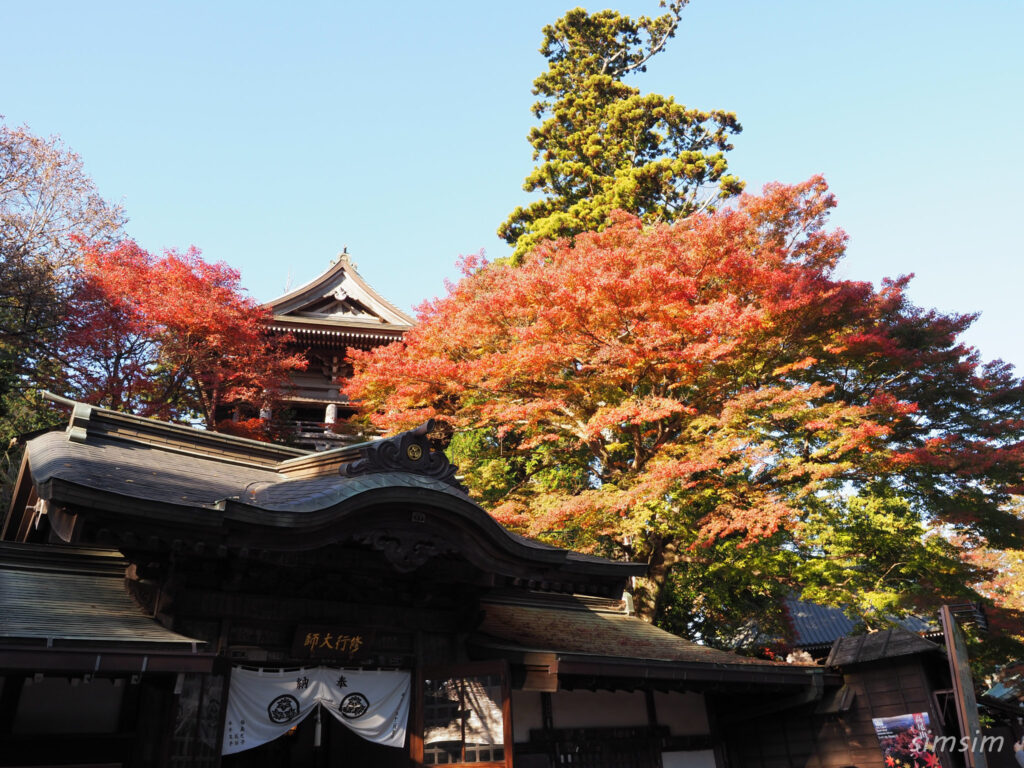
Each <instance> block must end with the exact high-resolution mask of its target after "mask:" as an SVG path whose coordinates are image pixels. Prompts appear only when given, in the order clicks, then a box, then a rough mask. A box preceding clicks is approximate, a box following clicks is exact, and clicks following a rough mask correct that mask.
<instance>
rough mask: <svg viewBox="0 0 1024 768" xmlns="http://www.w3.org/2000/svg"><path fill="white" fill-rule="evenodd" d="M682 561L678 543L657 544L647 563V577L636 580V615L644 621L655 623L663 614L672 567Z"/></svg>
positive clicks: (671, 541)
mask: <svg viewBox="0 0 1024 768" xmlns="http://www.w3.org/2000/svg"><path fill="white" fill-rule="evenodd" d="M681 559H682V558H681V557H680V555H679V545H678V543H677V542H676V541H674V540H669V541H658V542H656V543H655V545H654V548H653V550H652V552H651V555H650V558H649V559H648V561H647V562H648V567H647V576H646V577H643V578H639V579H637V580H636V584H635V587H634V594H633V606H634V608H635V609H636V615H637V616H639V617H640V618H641V619H643V620H644V621H647V622H653V621H655V619H657V618H658V615H659V614H660V613H661V608H662V602H663V600H664V592H665V587H666V585H667V584H668V577H669V575H670V574H671V572H672V567H673V566H674V565H675V564H676V563H678V562H679V561H680V560H681Z"/></svg>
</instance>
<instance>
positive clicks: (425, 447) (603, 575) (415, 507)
mask: <svg viewBox="0 0 1024 768" xmlns="http://www.w3.org/2000/svg"><path fill="white" fill-rule="evenodd" d="M57 399H58V400H59V398H57ZM63 402H65V404H66V405H71V406H72V408H73V413H72V417H71V420H70V424H69V427H68V429H67V430H64V431H57V432H50V433H47V434H44V435H41V436H39V437H36V438H34V439H33V440H30V441H29V442H28V445H27V451H26V459H25V461H26V467H27V470H26V472H25V473H24V477H23V480H22V483H21V484H22V485H24V484H27V483H31V487H32V489H33V491H34V494H35V498H38V500H39V501H38V502H37V503H35V504H34V505H33V504H28V499H30V498H31V494H29V493H28V492H26V491H25V489H24V488H19V489H17V490H16V492H15V499H16V503H15V505H14V506H13V507H12V510H11V514H10V515H9V516H8V520H7V524H6V526H5V533H4V538H6V539H11V538H12V533H13V532H16V531H25V530H28V529H29V528H30V527H31V525H33V524H34V522H33V521H34V519H35V518H38V517H39V516H40V515H46V516H48V521H49V524H50V526H51V527H52V529H53V530H54V531H55V532H56V533H57V534H58V535H59V536H60V537H61V538H63V539H64V540H65V541H69V542H73V543H74V542H79V541H82V542H85V543H100V544H104V545H108V546H117V547H121V548H124V547H126V546H127V547H129V548H137V547H139V546H148V547H151V548H152V547H167V546H175V547H180V546H206V547H214V548H226V549H234V550H249V549H264V550H269V549H275V550H290V551H300V550H309V549H317V548H321V547H323V546H325V545H326V544H328V543H330V542H331V541H341V540H343V539H350V538H352V537H353V536H358V535H363V534H362V533H360V532H361V531H362V530H363V529H365V528H366V527H367V526H369V527H371V528H372V527H379V528H381V530H385V529H386V530H389V531H398V530H402V529H408V528H410V526H411V527H412V528H413V529H415V530H417V531H422V532H424V535H426V533H427V532H429V533H430V536H431V537H433V539H436V540H437V541H439V542H440V544H439V546H442V547H445V548H449V549H450V550H451V551H458V552H461V553H463V554H465V553H467V552H471V553H472V555H473V557H475V559H476V562H477V563H478V565H479V566H480V567H481V568H483V569H484V570H488V569H495V570H494V572H501V573H504V575H506V576H509V577H514V578H523V579H527V581H529V580H530V579H532V578H533V576H532V575H533V574H536V578H537V579H538V580H541V581H548V582H550V583H552V584H558V585H560V586H559V587H558V588H560V589H566V590H569V589H572V590H577V589H582V591H587V588H586V586H585V585H588V584H589V585H591V586H593V585H594V584H597V583H600V584H604V586H603V587H600V589H599V590H598V592H599V593H600V594H605V593H607V594H612V593H614V591H615V589H618V591H619V593H621V589H622V585H624V583H625V581H626V579H628V578H629V577H630V576H633V575H640V574H642V573H643V572H644V571H645V566H644V565H643V564H634V563H623V562H613V561H609V560H605V559H603V558H598V557H593V556H590V555H585V554H580V553H575V552H570V551H567V550H562V549H558V548H555V547H551V546H548V545H546V544H543V543H540V542H536V541H532V540H530V539H526V538H523V537H521V536H517V535H514V534H512V533H510V532H509V531H507V530H506V529H505V528H503V527H502V526H501V525H499V524H498V523H497V522H496V521H495V520H494V519H493V518H492V517H491V516H490V515H489V514H488V513H487V512H486V511H485V510H483V509H482V508H481V507H480V506H479V505H477V504H476V503H475V502H473V501H472V500H471V499H470V498H469V496H468V495H466V493H465V491H464V490H463V489H462V487H461V484H460V483H459V482H458V480H457V479H456V478H455V467H454V466H453V465H451V464H450V463H449V462H448V461H447V459H446V458H445V457H444V454H443V453H440V452H438V451H433V450H432V449H431V447H430V445H429V442H428V441H427V437H426V429H425V428H420V429H419V430H414V431H410V432H406V433H402V434H401V435H397V436H395V437H393V438H388V439H385V440H377V441H372V442H369V443H363V444H360V445H356V446H349V447H346V448H340V449H336V450H334V451H326V452H320V453H312V452H307V451H302V450H298V449H292V448H287V447H284V446H275V445H272V444H267V443H260V442H256V441H252V440H246V439H243V438H235V437H231V436H226V435H219V434H215V433H210V432H203V431H200V430H194V429H191V428H189V427H183V426H180V425H172V424H166V423H163V422H158V421H155V420H153V419H143V418H140V417H135V416H130V415H126V414H121V413H117V412H114V411H109V410H105V409H101V408H95V407H91V406H87V405H83V404H80V403H78V404H75V403H71V402H70V401H63ZM19 499H20V500H21V502H22V503H23V504H24V506H22V507H21V508H20V509H19V508H18V503H17V500H19ZM371 507H372V508H373V511H372V514H371V517H372V519H369V520H368V519H367V514H370V513H368V512H367V511H366V510H368V509H370V508H371ZM412 512H414V513H415V515H414V517H413V518H410V514H411V513H412ZM82 530H86V531H88V532H89V536H88V537H87V538H85V539H80V538H79V537H80V533H79V532H80V531H82ZM126 542H127V543H126ZM616 585H618V586H616Z"/></svg>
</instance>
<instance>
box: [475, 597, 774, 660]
mask: <svg viewBox="0 0 1024 768" xmlns="http://www.w3.org/2000/svg"><path fill="white" fill-rule="evenodd" d="M482 608H483V610H484V619H483V623H482V624H481V625H480V627H479V629H478V632H479V634H480V635H482V636H484V638H483V643H484V644H487V645H490V646H491V647H504V648H514V649H517V650H521V651H533V652H553V653H557V654H558V655H559V656H562V655H566V654H573V655H584V656H595V657H603V658H621V659H639V660H645V661H665V662H673V661H675V662H694V663H706V664H727V665H743V666H750V665H753V666H778V665H777V664H775V663H774V662H768V661H762V660H760V659H753V658H749V657H745V656H739V655H737V654H733V653H728V652H726V651H719V650H716V649H714V648H708V647H707V646H703V645H698V644H697V643H694V642H691V641H690V640H685V639H683V638H681V637H678V636H676V635H673V634H671V633H670V632H666V631H664V630H662V629H658V628H657V627H655V626H653V625H652V624H648V623H647V622H645V621H642V620H641V619H638V618H637V617H635V616H630V615H628V614H627V613H626V612H625V611H624V610H623V608H622V606H621V605H620V604H617V603H612V602H609V601H604V602H602V603H599V602H595V601H583V600H580V599H578V598H570V597H566V598H564V599H563V600H561V601H560V604H557V605H556V604H548V605H543V604H536V605H525V604H522V603H518V604H517V603H515V602H512V601H509V602H490V601H486V602H484V603H482Z"/></svg>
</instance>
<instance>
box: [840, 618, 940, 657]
mask: <svg viewBox="0 0 1024 768" xmlns="http://www.w3.org/2000/svg"><path fill="white" fill-rule="evenodd" d="M944 652H945V651H944V649H943V647H942V646H941V645H938V644H936V643H933V642H931V641H930V640H925V639H924V638H923V637H921V636H920V635H918V634H915V633H913V632H908V631H907V630H905V629H902V628H900V627H893V628H892V629H886V630H881V631H878V632H869V633H868V634H865V635H857V636H854V637H844V638H840V639H839V640H836V642H835V645H833V646H832V652H831V653H830V654H829V656H828V661H826V662H825V664H826V665H827V666H829V667H844V666H848V665H850V664H864V663H866V662H869V661H880V660H882V659H891V658H895V657H897V656H911V655H914V654H918V653H944Z"/></svg>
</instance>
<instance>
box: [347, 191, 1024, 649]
mask: <svg viewBox="0 0 1024 768" xmlns="http://www.w3.org/2000/svg"><path fill="white" fill-rule="evenodd" d="M833 205H834V199H833V197H832V196H831V195H830V194H829V192H828V190H827V187H826V185H825V182H824V181H823V180H822V179H820V178H815V179H812V180H810V181H808V182H806V183H804V184H800V185H796V186H785V185H779V184H774V185H769V186H767V187H766V188H765V190H764V193H763V194H762V195H761V196H746V197H744V198H743V199H742V201H741V202H740V203H739V204H738V205H737V206H736V207H735V208H733V209H729V210H722V211H719V212H716V213H713V214H705V215H697V216H694V217H691V218H689V219H687V220H685V221H682V222H679V223H676V224H673V225H671V226H670V225H662V226H652V227H645V226H643V225H642V224H641V223H640V222H639V220H637V219H636V218H635V217H632V216H628V215H626V214H619V215H618V216H617V219H616V221H615V223H614V224H613V225H612V226H610V227H609V228H608V229H606V230H605V231H602V232H600V233H593V234H585V235H582V236H578V237H577V238H576V239H575V242H574V243H572V244H570V243H568V242H564V241H563V242H558V243H554V244H550V245H546V246H542V247H540V248H538V249H537V250H535V251H534V252H533V253H532V254H531V255H530V256H529V257H528V258H527V259H526V260H525V262H524V263H523V265H522V266H520V267H512V266H510V265H506V264H488V263H487V262H486V261H484V260H482V259H480V258H469V259H466V260H465V263H464V265H463V267H464V274H465V277H464V278H463V279H462V280H461V281H459V282H458V283H457V284H455V285H452V286H450V287H449V291H448V295H447V296H445V297H443V298H441V299H437V300H434V301H432V302H428V303H426V304H424V305H423V306H422V307H421V308H420V310H419V312H420V322H419V324H418V325H417V326H416V327H415V328H414V329H413V330H412V331H410V333H409V334H408V335H407V336H406V338H405V341H404V343H401V344H394V345H390V346H387V347H381V348H378V349H376V350H374V351H372V352H367V353H355V354H354V355H353V358H354V363H355V367H356V373H355V377H354V379H353V380H352V381H351V383H350V385H349V386H348V389H347V393H348V394H349V395H350V396H351V397H352V398H354V399H357V400H360V401H362V402H363V405H364V408H365V412H366V413H367V415H368V418H369V419H371V420H372V421H373V422H374V423H375V424H376V425H377V426H378V427H380V428H383V429H385V430H389V431H395V430H399V429H403V428H407V427H409V426H411V425H413V424H415V423H418V422H421V421H423V420H424V419H425V418H428V417H433V418H435V419H437V420H438V421H439V422H440V423H441V424H442V427H443V428H444V429H445V430H446V431H447V433H448V434H449V435H452V436H453V437H452V442H451V448H450V452H451V453H452V455H453V457H454V458H455V459H457V460H458V461H459V463H460V464H461V465H462V467H463V470H464V472H465V473H466V482H467V484H468V485H469V486H470V488H471V489H472V491H473V492H474V493H475V494H476V495H477V497H478V498H480V499H481V501H483V502H484V503H485V504H487V505H489V507H490V508H491V510H492V512H493V514H494V515H495V516H496V517H497V518H498V519H499V520H501V521H502V522H503V523H505V524H507V525H510V526H513V527H515V528H517V529H519V530H521V531H523V532H525V533H527V534H530V535H534V536H540V537H544V538H548V539H551V540H554V541H557V542H559V543H561V544H564V545H568V546H572V547H576V548H581V549H590V550H596V551H602V552H604V553H605V554H612V555H615V556H625V557H629V558H632V559H643V560H646V561H648V562H649V563H650V565H651V571H650V572H651V576H652V586H651V592H650V594H649V595H648V598H649V600H648V602H647V603H646V604H645V607H644V608H643V609H644V610H645V611H646V612H647V613H648V615H652V616H653V615H660V616H662V617H663V618H664V617H665V616H666V615H668V614H671V612H672V611H678V612H679V613H680V616H679V619H678V622H677V624H676V626H677V628H682V627H680V626H679V625H680V624H682V625H687V626H692V625H693V623H694V622H697V623H700V621H703V622H704V624H703V625H702V627H701V629H700V630H699V631H701V632H702V633H704V635H703V636H704V637H706V638H708V637H710V636H712V635H713V633H714V632H715V631H716V629H715V626H717V624H716V622H717V623H719V624H722V625H724V624H728V623H729V620H730V619H731V620H732V621H733V623H732V625H731V626H736V622H737V621H738V620H742V618H743V616H742V614H743V613H744V612H747V614H748V616H749V613H750V612H751V611H752V610H753V609H752V608H751V606H752V605H753V604H755V603H757V602H758V601H760V600H761V599H762V598H763V597H769V598H777V597H778V595H779V594H780V590H784V591H785V592H786V593H788V591H789V590H791V589H793V588H794V581H795V579H796V578H797V576H796V574H799V573H800V572H801V569H805V568H809V569H810V570H808V571H807V573H809V574H811V576H813V578H815V579H817V580H819V581H822V580H824V581H827V582H829V584H831V586H832V587H836V590H835V591H834V592H833V593H831V594H833V596H834V599H835V601H836V602H839V601H841V600H843V601H851V600H852V601H853V602H854V603H856V605H855V609H856V610H861V611H870V610H882V609H883V608H884V609H885V610H894V609H898V608H901V607H903V608H907V607H913V605H914V603H915V602H920V601H921V600H923V599H924V598H925V597H929V598H941V597H944V596H948V595H952V594H954V593H957V592H958V591H959V592H960V593H963V592H965V591H966V592H967V593H970V594H973V592H972V590H971V587H970V586H969V585H970V584H971V582H972V578H973V577H972V571H971V568H970V566H968V565H966V564H964V563H963V562H962V560H960V559H959V558H958V557H957V556H956V553H955V551H952V550H951V548H950V547H947V546H944V545H940V543H938V542H939V541H940V539H941V537H940V539H936V538H935V535H936V534H937V533H942V532H948V531H954V530H955V531H957V532H958V533H959V534H961V535H963V536H964V537H966V540H969V541H972V542H981V541H984V540H985V539H987V538H989V537H994V538H996V539H1002V540H1003V541H1014V542H1017V544H1016V546H1019V542H1020V539H1019V535H1020V534H1019V529H1020V526H1019V522H1020V521H1019V520H1018V519H1017V518H1016V517H1015V516H1013V515H1012V514H1008V513H1007V512H1006V510H1005V509H1004V502H1005V501H1006V499H1007V498H1008V494H1009V493H1010V492H1012V491H1015V490H1016V489H1017V488H1018V487H1019V483H1020V479H1021V471H1022V467H1024V451H1022V448H1021V439H1022V437H1024V431H1022V430H1024V390H1022V388H1021V385H1020V382H1019V381H1017V380H1016V379H1015V378H1014V376H1013V374H1012V369H1010V368H1009V367H1008V366H1005V365H1002V364H999V363H996V364H992V365H989V366H983V365H981V363H980V361H979V359H978V356H977V353H976V352H974V351H973V350H972V349H970V348H969V347H967V346H965V345H964V344H963V343H962V342H961V341H960V340H959V335H960V334H961V333H962V331H963V330H964V329H965V328H966V327H967V326H968V325H969V324H970V322H971V320H972V319H973V318H972V317H971V316H957V315H942V314H940V313H937V312H932V311H924V310H921V309H919V308H917V307H915V306H914V305H913V304H912V303H911V302H910V301H909V300H908V298H907V296H906V286H907V282H908V280H907V278H900V279H898V280H892V281H886V282H885V283H883V284H882V285H881V286H880V287H879V288H875V287H874V286H872V285H871V284H870V283H866V282H857V281H850V280H842V279H838V278H837V277H836V276H835V274H834V272H835V268H836V266H837V264H838V263H839V261H840V259H841V257H842V256H843V254H844V250H845V245H846V236H845V234H844V233H842V232H841V231H836V230H831V231H830V230H828V229H827V228H826V226H825V224H826V217H827V213H828V211H829V210H830V209H831V208H832V207H833ZM854 498H859V499H860V500H859V501H858V502H857V503H858V505H859V506H858V507H857V513H858V514H860V515H861V517H864V516H865V515H875V517H874V518H873V519H875V520H882V519H884V518H885V516H886V515H888V516H889V517H890V518H891V517H892V516H900V515H903V516H905V517H906V518H907V520H908V521H909V522H908V524H907V526H906V527H905V530H906V531H909V535H901V536H900V537H899V539H898V540H896V539H895V537H893V538H894V540H896V541H897V543H896V544H894V545H893V546H894V547H895V549H893V548H892V547H889V548H888V549H887V550H886V552H885V553H884V556H883V555H878V556H877V558H876V560H871V561H870V562H871V570H872V571H873V572H871V573H867V574H861V573H859V570H858V566H857V563H858V558H862V559H870V558H872V557H875V555H876V554H877V547H874V544H877V542H872V541H870V540H868V539H865V538H864V537H870V536H871V530H872V526H871V525H859V524H858V525H856V526H847V527H846V528H845V529H844V533H843V536H842V537H839V538H838V539H837V538H836V537H832V538H829V537H828V536H825V535H822V534H821V529H822V527H823V526H824V527H825V528H827V529H829V530H831V528H830V526H834V525H835V524H837V523H841V522H842V520H843V518H844V516H845V515H847V514H848V510H849V503H850V500H851V499H854ZM864 499H869V500H870V499H874V500H875V501H876V502H878V503H874V504H868V503H867V502H865V501H864ZM886 499H890V500H889V501H886ZM891 499H898V503H897V501H893V500H891ZM883 502H884V503H883ZM865 505H867V506H866V507H865ZM865 508H867V510H868V511H867V512H865V511H864V509H865ZM879 510H881V511H879ZM941 540H943V541H944V540H945V539H941ZM829 547H834V548H835V551H823V548H826V549H827V548H829ZM890 550H891V551H890ZM910 550H913V551H912V552H911V551H910ZM862 561H863V560H862ZM908 564H910V565H908ZM812 566H813V567H812ZM833 566H834V567H833ZM929 567H930V568H931V569H932V570H931V571H928V570H927V569H928V568H929ZM861 570H863V569H861ZM809 578H810V576H809ZM698 583H699V584H700V585H701V586H700V588H699V589H698V590H697V591H692V585H693V584H698ZM915 583H916V584H917V586H914V584H915ZM907 584H910V586H906V585H907ZM837 585H844V586H842V588H841V589H840V588H839V587H838V586H837ZM797 586H798V585H797ZM712 593H713V594H714V595H715V598H714V599H708V595H709V594H712ZM827 596H828V593H827V590H824V591H821V592H819V598H820V599H825V598H827ZM883 597H884V600H883ZM900 601H902V603H903V604H902V606H901V605H896V604H895V603H897V602H900ZM673 606H674V607H673ZM694 606H696V607H694ZM698 613H700V614H701V616H702V617H703V619H701V618H699V617H698V616H697V614H698ZM725 631H728V630H727V629H726V630H725Z"/></svg>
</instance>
